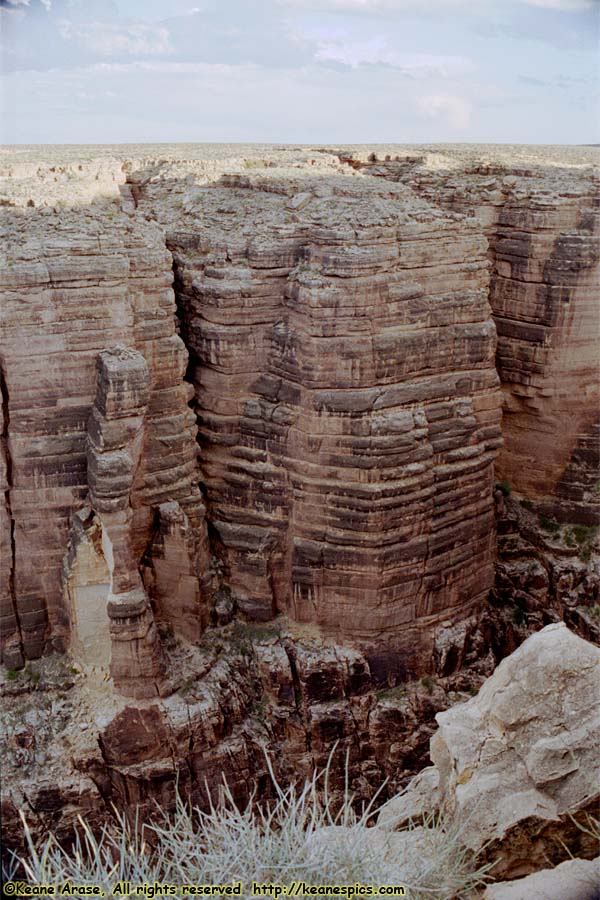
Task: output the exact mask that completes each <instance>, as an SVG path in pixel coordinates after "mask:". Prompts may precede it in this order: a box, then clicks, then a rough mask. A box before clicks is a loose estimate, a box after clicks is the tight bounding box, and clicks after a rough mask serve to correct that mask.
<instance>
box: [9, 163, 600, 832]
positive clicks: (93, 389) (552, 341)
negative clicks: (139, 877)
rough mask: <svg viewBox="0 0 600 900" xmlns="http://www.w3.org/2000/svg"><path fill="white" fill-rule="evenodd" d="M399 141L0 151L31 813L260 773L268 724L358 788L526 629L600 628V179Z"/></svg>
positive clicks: (16, 596)
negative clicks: (15, 158)
mask: <svg viewBox="0 0 600 900" xmlns="http://www.w3.org/2000/svg"><path fill="white" fill-rule="evenodd" d="M65 152H66V151H65ZM203 152H204V151H203ZM206 152H208V151H206ZM261 153H262V154H263V155H262V156H261V155H259V154H261ZM378 153H379V151H378ZM386 155H387V156H389V159H383V161H382V160H381V159H379V160H378V159H377V158H376V155H375V153H374V152H369V153H367V152H365V151H364V150H360V151H359V150H356V149H354V150H353V151H351V152H350V151H342V150H340V151H333V150H332V149H331V148H328V149H325V148H319V149H313V150H301V149H293V148H290V149H287V150H275V149H270V150H269V151H268V153H266V152H265V150H264V148H263V149H262V150H260V149H256V148H255V149H253V150H248V155H247V156H245V157H243V158H239V157H235V158H234V157H231V156H230V155H229V156H228V155H227V153H223V154H222V155H219V154H218V153H216V155H215V158H211V159H191V160H164V159H163V160H161V159H160V157H159V156H158V155H157V154H156V153H154V154H153V155H152V156H149V157H147V158H145V159H138V160H136V159H133V158H131V159H123V158H119V157H118V154H117V156H115V157H114V159H113V158H112V157H111V160H109V161H107V160H106V159H104V160H100V161H99V162H98V163H94V162H93V161H89V160H87V161H86V162H85V165H84V166H83V169H80V168H78V165H77V164H76V163H75V162H73V161H70V162H69V163H68V164H65V165H64V166H62V167H61V166H57V165H55V164H50V162H48V163H47V164H44V165H36V166H34V168H33V169H32V170H31V171H29V170H28V169H27V166H28V165H30V164H29V163H26V164H23V165H24V166H25V168H23V166H21V167H20V168H19V165H20V164H19V165H17V164H15V165H14V166H9V167H8V168H9V174H8V177H7V176H6V167H4V168H2V167H0V179H2V178H3V177H7V180H6V181H5V182H3V183H0V202H1V203H2V206H3V208H2V210H1V213H2V228H3V232H2V239H3V249H2V259H1V265H0V281H1V285H2V302H1V306H0V311H1V315H2V350H1V365H0V371H1V376H2V378H1V388H2V409H1V419H0V424H1V426H2V442H1V445H0V451H1V452H0V481H1V482H2V484H1V490H2V501H1V502H0V552H1V554H2V567H1V573H0V574H1V576H2V580H1V581H0V599H1V620H0V626H1V629H2V653H3V661H4V663H5V665H6V666H7V667H9V669H8V673H7V674H4V675H2V677H1V678H0V683H1V688H2V692H3V693H6V694H7V695H8V696H9V698H10V703H13V701H14V709H13V712H14V719H15V721H12V720H11V719H10V715H9V725H10V728H9V729H8V730H7V731H6V734H5V737H4V738H2V740H4V744H3V745H2V751H3V752H4V751H6V753H7V754H8V756H9V757H10V770H9V780H10V785H11V787H10V792H9V793H10V796H9V797H8V799H7V801H6V810H5V813H6V821H8V822H10V823H12V825H11V827H12V826H14V835H13V837H14V839H15V840H17V838H16V837H15V835H16V834H17V831H19V829H20V825H19V824H18V816H17V808H18V807H19V806H20V805H23V804H24V803H25V802H27V803H28V804H29V807H30V808H31V810H32V812H33V814H34V815H35V817H36V822H37V826H36V827H38V828H39V830H40V833H43V832H44V830H45V829H47V828H48V827H49V826H50V825H52V826H53V827H54V826H56V824H57V823H62V826H61V827H64V828H63V830H64V833H65V834H69V833H71V832H72V826H73V822H74V820H75V815H76V813H77V812H78V810H79V809H80V808H83V807H85V808H89V807H91V806H95V807H97V808H98V809H100V810H103V812H101V813H99V814H98V815H99V818H102V817H103V816H104V815H105V813H106V810H108V809H109V808H110V804H111V803H112V802H113V801H114V802H117V803H118V804H119V805H121V806H122V807H123V808H127V809H132V808H133V807H134V806H135V804H136V803H140V804H141V806H142V808H143V809H144V810H146V811H150V810H151V809H152V808H153V804H154V802H155V801H156V800H157V799H158V800H160V802H162V803H164V804H165V805H166V806H167V807H169V806H172V804H173V803H174V796H175V786H176V785H177V784H179V785H180V787H181V789H182V790H183V791H185V792H187V793H189V794H190V795H191V796H192V797H193V798H194V799H195V800H197V801H198V802H204V801H205V800H206V795H205V780H206V779H207V778H209V779H211V778H214V779H217V778H218V777H219V776H220V774H221V773H225V775H226V776H227V779H228V781H229V783H230V785H231V787H232V789H233V792H234V796H235V797H236V799H238V800H239V801H244V800H246V799H247V798H248V796H249V795H250V793H251V791H252V789H253V788H254V787H255V786H256V787H257V789H258V791H259V794H260V795H261V796H263V795H266V794H268V791H269V779H268V777H267V769H266V764H265V760H264V749H265V748H268V749H269V752H271V754H272V756H273V758H274V759H275V760H276V762H275V766H276V770H277V772H278V775H279V776H280V777H281V778H282V780H283V781H286V780H289V779H290V778H291V777H293V775H294V773H306V774H308V773H309V772H310V771H311V770H312V768H313V767H314V766H315V765H316V766H321V765H324V764H325V762H326V760H327V756H328V754H329V751H330V748H331V746H332V744H333V743H334V742H335V741H339V742H340V757H339V759H337V760H336V762H335V765H334V771H333V781H334V783H335V785H336V787H339V786H340V785H342V784H343V778H344V773H343V764H344V760H343V754H344V753H345V752H346V751H347V752H348V759H349V767H350V779H351V784H352V788H353V790H355V791H356V795H357V797H359V798H360V799H367V798H368V797H370V796H372V793H373V790H374V789H375V787H376V786H377V785H378V784H379V783H380V782H381V781H382V780H383V779H385V778H390V779H391V782H390V783H391V784H392V785H393V787H394V788H397V787H399V786H401V785H402V784H403V783H404V782H405V781H406V779H407V778H408V775H409V774H411V773H413V772H415V771H418V769H419V768H421V767H422V766H423V764H425V763H426V762H427V753H428V749H427V748H428V741H429V737H430V735H431V730H432V727H433V726H432V723H433V716H434V715H435V712H436V711H438V710H439V709H442V708H446V707H447V706H448V705H450V704H451V703H454V702H456V701H457V700H461V699H462V700H464V699H465V697H466V696H467V695H468V693H469V692H472V691H473V690H475V689H476V688H477V686H478V685H479V684H480V683H481V680H482V678H483V677H484V675H486V674H489V673H490V671H491V670H492V669H493V667H494V665H495V663H496V662H497V661H498V660H499V659H500V658H501V657H502V656H503V655H505V654H506V653H507V652H509V651H510V650H512V649H513V648H514V647H515V646H517V644H518V643H520V642H521V641H522V640H523V639H524V637H526V635H527V634H528V633H529V632H530V631H532V630H535V629H539V628H540V627H541V626H543V625H544V624H547V623H548V622H552V621H557V620H558V619H560V618H564V619H565V620H566V621H567V622H568V624H569V625H570V626H572V627H574V628H577V629H578V630H579V631H580V632H581V633H584V634H585V636H587V637H591V638H594V639H598V637H599V636H600V626H598V622H597V617H595V613H594V610H595V609H596V605H597V604H598V603H599V601H600V596H599V586H600V567H599V565H598V555H597V545H598V541H597V537H596V532H595V530H594V526H595V524H596V522H597V521H598V520H597V512H598V484H599V482H598V477H599V474H598V466H597V463H598V436H597V432H596V431H595V430H594V429H595V428H596V426H595V424H594V422H595V421H596V418H597V412H598V402H599V399H598V378H597V370H596V368H595V366H596V362H595V352H596V347H597V338H596V334H597V331H596V330H597V326H598V322H599V321H600V316H599V315H598V311H597V300H598V291H597V282H598V253H597V250H598V242H597V228H598V219H597V207H598V203H597V184H598V181H597V176H596V175H594V172H593V171H592V170H591V168H590V167H589V166H588V165H587V163H586V164H584V163H581V164H580V163H579V162H578V161H574V162H573V164H572V165H571V164H570V165H567V164H566V163H564V164H563V162H562V157H561V158H560V161H559V163H560V164H559V163H552V164H550V163H548V164H546V163H544V164H543V165H542V164H536V165H533V164H529V163H527V164H524V163H522V162H514V161H512V162H511V161H510V160H508V161H505V162H502V163H500V162H498V163H491V162H485V161H482V160H481V159H474V158H473V154H471V156H469V154H468V153H467V154H466V155H465V156H463V155H461V153H460V152H459V151H458V150H452V151H451V150H448V151H447V152H446V151H444V152H443V153H442V152H439V153H438V152H432V151H427V152H425V151H424V150H423V149H422V148H421V149H419V148H414V149H410V150H406V151H403V152H402V153H398V152H396V153H394V152H391V153H389V154H386ZM392 157H395V158H392ZM91 181H94V182H97V183H98V184H97V185H96V187H94V186H93V185H90V182H91ZM7 184H8V190H7V193H6V196H3V193H2V191H3V190H5V189H6V185H7ZM11 185H12V187H11ZM15 185H16V186H15ZM98 185H99V186H98ZM99 194H101V195H102V196H99ZM30 201H31V202H30ZM38 206H39V207H43V208H40V209H38V208H33V207H38ZM490 304H491V305H490ZM496 330H497V331H498V341H497V340H496ZM494 360H496V366H497V369H496V368H495V365H494ZM502 406H503V407H504V425H503V428H504V440H505V443H504V447H502V436H501V432H500V414H501V407H502ZM494 466H495V467H496V473H495V474H494ZM494 481H496V483H497V484H496V489H495V490H494ZM496 529H498V533H499V541H498V544H497V543H496ZM494 579H495V583H494ZM271 620H273V621H271ZM65 649H69V650H70V657H66V658H65V657H62V656H61V655H60V654H61V653H62V651H64V650H65ZM53 651H58V653H53ZM40 657H41V658H40ZM65 660H68V662H66V661H65ZM32 661H34V662H32ZM71 664H73V665H72V666H71ZM24 665H25V667H24V668H22V667H23V666H24ZM17 669H19V672H16V670H17ZM55 669H56V671H55ZM419 676H422V678H421V681H419V680H418V677H419ZM36 678H38V679H40V681H39V685H38V682H37V681H36V680H35V679H36ZM38 688H39V691H38ZM46 694H47V695H48V696H49V697H51V698H52V699H51V703H52V704H56V710H57V712H56V715H55V706H54V705H53V706H52V710H53V713H52V716H48V714H47V712H46V711H45V709H44V708H43V704H42V702H41V701H40V699H39V698H40V697H45V696H46ZM13 695H14V696H13ZM23 696H26V697H27V700H26V701H23V699H22V698H23ZM127 697H129V698H130V699H126V698H127ZM131 698H133V700H132V699H131ZM23 702H26V703H27V704H28V706H27V716H28V717H29V718H27V719H26V721H25V724H23V723H22V722H21V719H22V718H23V716H22V715H21V713H22V709H21V704H22V703H23ZM11 709H12V707H11ZM11 714H12V713H11ZM17 719H18V721H17ZM31 722H33V723H34V724H33V725H31ZM35 723H37V724H35ZM13 726H14V727H13ZM42 737H43V738H44V741H42ZM46 737H47V740H46ZM36 742H37V743H36ZM42 744H43V746H42ZM65 760H68V761H69V762H68V763H66V762H65ZM40 768H43V774H42V773H41V771H40ZM19 833H20V832H19ZM11 840H12V838H11Z"/></svg>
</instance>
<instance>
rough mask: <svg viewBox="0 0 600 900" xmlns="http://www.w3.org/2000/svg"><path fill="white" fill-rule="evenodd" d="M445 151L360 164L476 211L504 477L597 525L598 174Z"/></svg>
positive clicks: (549, 511)
mask: <svg viewBox="0 0 600 900" xmlns="http://www.w3.org/2000/svg"><path fill="white" fill-rule="evenodd" d="M470 155H471V159H467V160H466V164H463V165H457V160H456V158H453V156H452V155H450V154H448V155H444V154H442V153H437V154H433V153H429V154H426V153H425V154H421V155H419V156H416V157H415V156H412V157H405V156H402V155H400V156H399V157H397V158H396V159H394V160H392V159H388V160H387V161H386V160H377V159H371V160H369V159H364V158H363V159H361V158H360V156H359V157H358V158H356V159H355V158H354V157H350V158H349V162H351V163H352V164H353V165H354V167H355V168H357V169H358V170H360V171H367V172H370V173H372V174H373V175H375V176H377V177H380V178H385V179H386V180H387V179H390V180H392V181H398V182H402V183H404V184H408V185H410V186H411V188H413V189H414V190H415V191H417V192H418V193H419V195H421V196H423V197H425V198H427V199H428V200H429V201H430V202H431V203H434V204H437V205H440V206H442V207H444V208H447V209H452V210H456V211H459V212H463V213H465V212H466V213H470V214H471V215H475V216H476V217H477V218H478V220H479V221H480V222H481V224H482V226H483V229H484V231H485V234H486V236H487V238H488V240H489V255H490V259H491V263H492V270H491V281H490V294H489V297H490V303H491V306H492V311H493V315H494V321H495V324H496V329H497V332H498V352H497V368H498V374H499V375H500V379H501V382H502V391H503V397H504V402H503V426H502V430H503V435H504V446H503V449H502V450H501V452H500V455H499V459H498V462H497V473H498V478H499V480H506V481H507V482H509V483H510V484H511V485H512V486H513V487H514V488H515V490H517V491H519V492H521V493H523V494H524V495H525V496H527V497H528V498H530V499H532V500H535V501H537V502H538V503H539V505H540V508H541V510H542V512H543V513H544V514H546V515H552V516H555V517H557V519H558V520H559V521H562V522H581V523H584V524H588V525H595V524H597V522H598V520H599V517H600V490H599V487H598V468H599V461H600V458H599V447H600V440H599V430H600V419H599V416H598V410H599V408H600V380H599V378H598V355H597V347H598V340H599V338H600V316H599V314H598V285H599V283H600V213H599V207H600V179H599V176H598V173H597V170H595V169H594V168H593V167H592V166H585V165H584V164H582V163H579V165H571V166H567V165H565V162H566V156H565V158H564V160H561V159H560V158H557V159H553V158H552V157H550V158H549V159H539V158H537V159H536V158H535V155H532V158H530V159H528V160H526V159H524V160H522V161H520V162H515V160H514V159H512V160H511V159H510V157H509V159H507V160H502V154H498V155H497V156H496V155H495V156H496V158H488V160H486V161H483V160H482V159H481V158H479V159H477V156H476V153H475V152H474V151H472V152H471V154H470Z"/></svg>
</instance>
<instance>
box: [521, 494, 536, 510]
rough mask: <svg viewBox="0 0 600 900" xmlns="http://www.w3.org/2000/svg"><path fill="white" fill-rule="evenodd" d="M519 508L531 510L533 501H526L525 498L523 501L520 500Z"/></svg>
mask: <svg viewBox="0 0 600 900" xmlns="http://www.w3.org/2000/svg"><path fill="white" fill-rule="evenodd" d="M521 506H522V507H523V509H529V510H532V509H533V500H528V499H527V497H525V499H524V500H521Z"/></svg>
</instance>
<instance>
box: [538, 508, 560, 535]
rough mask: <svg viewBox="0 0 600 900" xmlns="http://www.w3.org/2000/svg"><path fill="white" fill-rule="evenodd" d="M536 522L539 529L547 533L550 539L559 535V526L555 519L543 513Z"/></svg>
mask: <svg viewBox="0 0 600 900" xmlns="http://www.w3.org/2000/svg"><path fill="white" fill-rule="evenodd" d="M538 520H539V523H540V527H541V528H543V530H544V531H547V532H548V533H549V534H550V535H551V537H557V536H558V535H559V534H560V525H559V524H558V522H557V521H556V519H554V518H552V517H551V516H547V515H545V514H544V513H540V515H539V517H538Z"/></svg>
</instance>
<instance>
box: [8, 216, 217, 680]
mask: <svg viewBox="0 0 600 900" xmlns="http://www.w3.org/2000/svg"><path fill="white" fill-rule="evenodd" d="M6 226H7V228H6V233H5V240H4V242H3V252H4V259H3V266H2V269H1V273H0V278H1V285H2V291H3V296H2V377H3V380H2V384H3V418H4V437H3V442H2V451H3V464H4V472H5V473H6V474H5V482H6V489H5V493H4V494H3V499H4V505H3V511H2V516H3V517H4V518H3V519H2V524H3V526H4V527H3V538H2V549H3V551H4V550H5V549H6V550H7V551H10V552H7V554H6V556H5V554H4V552H3V566H2V568H3V571H4V572H5V573H7V579H6V582H5V585H4V588H3V606H2V635H3V642H4V647H5V651H4V652H5V659H6V662H7V664H8V665H15V664H18V663H19V660H20V659H21V660H22V656H23V655H24V656H25V657H27V658H30V659H31V658H36V657H37V656H39V655H40V654H41V653H42V652H43V651H44V649H49V648H52V647H55V648H62V647H64V646H65V644H67V643H68V642H69V621H70V614H69V599H68V596H67V594H68V591H67V590H66V584H67V583H68V582H69V579H70V573H69V571H65V570H64V567H63V563H64V562H65V559H67V561H68V558H69V553H68V548H69V546H70V545H72V540H71V538H72V537H73V535H72V517H73V515H74V513H75V512H77V511H78V510H80V509H81V508H82V507H83V506H84V505H85V504H86V502H88V496H87V495H88V488H89V491H90V499H91V502H92V506H93V508H94V510H95V511H96V512H97V513H99V514H100V515H103V516H107V517H108V519H111V527H109V528H107V529H106V534H107V535H109V532H111V531H112V536H109V544H110V543H112V544H113V545H114V546H115V547H116V553H117V559H116V563H117V565H116V570H115V571H114V573H113V574H114V578H113V587H112V590H113V593H119V592H123V591H124V590H129V589H133V588H134V587H135V588H138V587H139V588H140V589H141V582H139V574H138V571H137V566H138V564H139V562H140V560H141V558H142V556H143V555H144V553H145V552H146V550H147V547H148V544H149V542H150V540H151V537H152V534H153V528H154V519H155V516H156V510H157V509H158V507H160V505H161V504H163V503H165V502H169V501H176V502H178V503H179V505H180V507H181V509H182V511H183V512H184V513H185V515H186V517H187V520H188V522H189V523H190V527H191V529H192V531H193V533H194V535H195V537H194V541H195V543H196V546H197V550H198V553H200V554H202V553H204V560H203V563H202V564H201V565H200V563H198V560H197V559H196V560H195V564H196V565H199V567H200V568H204V569H206V567H207V564H208V561H207V559H206V535H205V524H204V507H203V505H202V502H201V500H200V495H199V489H198V484H197V482H198V477H197V462H196V445H195V440H194V438H195V423H194V416H193V414H192V413H191V412H190V410H189V409H188V407H187V400H188V398H189V391H190V389H189V387H188V385H186V384H185V382H184V381H183V377H182V376H183V373H184V371H185V367H186V363H187V354H186V351H185V347H184V345H183V343H182V341H181V339H180V338H179V337H178V335H177V334H176V333H175V323H174V309H175V307H174V298H173V291H172V287H171V283H172V272H171V260H170V256H169V254H168V252H167V251H166V249H165V247H164V241H163V239H162V236H161V234H160V231H159V230H158V229H156V228H155V227H154V226H151V225H148V224H147V223H140V222H138V223H136V224H135V225H133V224H132V223H131V222H130V221H129V220H128V219H127V218H126V217H125V216H121V215H118V214H117V215H116V216H115V213H114V212H111V213H110V215H109V217H107V218H106V219H103V217H101V216H98V215H97V213H96V214H94V213H93V212H91V211H90V212H89V213H81V212H75V211H71V212H64V211H63V212H62V213H61V214H60V215H55V214H53V212H52V210H46V211H44V212H41V213H38V212H37V211H27V213H24V214H18V213H13V214H11V215H10V216H7V218H6ZM117 344H121V345H126V346H127V347H129V348H133V349H135V350H137V351H138V352H137V355H136V354H135V353H134V354H133V355H134V358H135V359H136V360H137V362H136V363H135V365H137V368H138V369H139V372H138V374H139V378H138V381H139V384H138V383H137V382H136V378H137V376H136V377H135V378H134V379H133V381H134V382H136V385H137V386H134V385H133V382H132V392H133V393H131V392H130V395H128V393H127V392H128V390H129V389H128V388H127V383H126V382H127V379H125V380H123V378H122V377H121V376H120V375H119V372H118V371H117V369H118V368H119V367H118V366H117V367H116V368H115V367H114V366H113V368H114V372H113V374H112V375H111V374H110V371H109V370H111V364H110V357H107V358H106V359H105V364H102V365H101V367H100V370H99V375H98V374H97V360H98V356H99V354H100V353H101V351H104V350H105V349H106V348H109V347H113V346H114V345H117ZM127 352H128V351H126V350H125V351H124V353H125V355H126V354H127ZM114 359H116V357H114ZM122 365H123V364H121V367H122ZM135 365H134V368H135ZM111 371H112V370H111ZM132 377H133V376H132ZM111 379H112V381H111ZM140 379H141V381H140ZM113 382H114V383H113ZM97 383H98V395H97V403H96V407H95V409H94V412H93V414H92V407H93V404H94V398H95V396H96V391H97ZM138 389H139V390H138ZM136 391H137V392H141V393H140V394H139V397H137V394H136ZM134 395H135V396H134ZM142 395H143V396H142ZM128 396H129V397H130V399H131V398H133V399H132V403H133V405H131V404H129V400H128ZM136 397H137V399H136ZM134 401H135V402H134ZM138 401H139V402H138ZM129 407H131V408H129ZM90 417H91V418H90ZM88 420H89V434H90V438H89V441H90V447H92V448H94V449H93V452H91V453H88V452H87V448H88V437H87V434H88ZM108 519H107V521H108ZM117 519H119V520H120V521H119V522H117ZM117 532H119V534H118V535H117ZM104 552H107V551H106V547H105V548H104ZM109 555H110V552H109ZM71 557H72V559H73V560H74V559H75V558H76V548H75V550H74V552H73V553H72V554H71ZM32 562H33V564H32ZM67 568H68V566H67ZM110 568H111V566H110V565H109V569H110ZM131 579H134V580H135V581H136V584H135V585H134V586H132V584H130V583H129V582H131ZM71 581H72V579H71ZM126 582H127V584H126ZM138 582H139V584H138ZM70 587H71V588H72V587H73V585H72V584H71V585H70ZM204 599H205V598H204ZM107 600H108V597H106V598H105V602H106V601H107Z"/></svg>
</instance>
